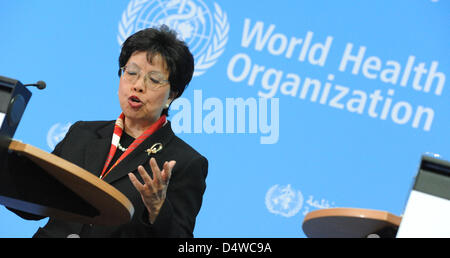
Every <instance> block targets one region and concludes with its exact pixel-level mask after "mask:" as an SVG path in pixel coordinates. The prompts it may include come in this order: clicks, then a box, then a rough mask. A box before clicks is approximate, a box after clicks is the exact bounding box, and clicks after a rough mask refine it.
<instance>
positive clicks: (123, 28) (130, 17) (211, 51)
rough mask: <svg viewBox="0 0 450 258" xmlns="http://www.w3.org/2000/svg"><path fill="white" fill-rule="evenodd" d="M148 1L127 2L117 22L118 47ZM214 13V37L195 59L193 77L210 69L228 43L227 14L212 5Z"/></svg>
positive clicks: (126, 36) (132, 27)
mask: <svg viewBox="0 0 450 258" xmlns="http://www.w3.org/2000/svg"><path fill="white" fill-rule="evenodd" d="M148 1H149V0H131V1H130V2H129V4H128V6H127V8H126V10H125V11H124V12H123V14H122V18H121V20H120V22H119V33H118V35H117V42H118V43H119V45H122V44H123V42H124V41H125V40H126V39H127V38H128V37H129V36H131V35H132V34H133V33H134V31H133V29H134V23H135V22H136V18H137V17H138V15H139V12H140V11H141V10H142V8H143V7H145V4H146V3H147V2H148ZM214 11H215V12H214V15H213V18H214V32H215V33H214V37H213V39H212V41H211V42H210V44H209V45H208V47H207V48H206V51H205V53H200V54H201V55H200V56H199V57H198V58H196V60H195V71H194V76H200V75H202V74H204V73H205V72H206V70H207V69H209V68H210V67H212V66H213V65H214V64H215V63H216V62H217V60H218V59H219V57H220V56H221V55H222V54H223V52H224V51H225V46H226V44H227V42H228V32H229V29H230V25H229V23H228V17H227V14H226V12H224V11H222V9H221V8H220V6H219V5H218V4H217V3H214Z"/></svg>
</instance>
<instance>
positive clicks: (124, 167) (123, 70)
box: [34, 26, 208, 237]
mask: <svg viewBox="0 0 450 258" xmlns="http://www.w3.org/2000/svg"><path fill="white" fill-rule="evenodd" d="M119 67H120V69H119V76H120V83H119V91H118V95H119V103H120V107H121V109H122V113H121V114H120V116H119V118H118V119H117V120H116V121H94V122H77V123H75V124H74V125H73V126H72V127H71V128H70V129H69V131H68V132H67V134H66V136H65V138H64V139H63V140H62V141H61V142H60V143H59V144H58V145H57V146H56V147H55V150H54V151H53V153H54V154H56V155H58V156H60V157H62V158H64V159H66V160H68V161H70V162H72V163H74V164H77V165H78V166H80V167H83V168H85V169H86V170H88V171H90V172H92V173H97V175H98V176H99V177H100V178H102V179H103V180H105V181H106V182H108V183H109V184H111V185H112V186H114V187H115V188H117V189H118V190H119V191H121V192H122V193H123V194H125V195H126V196H127V197H128V199H129V200H130V201H131V202H132V203H133V206H134V209H135V212H134V215H133V217H132V219H131V221H130V222H129V223H127V224H124V225H119V226H99V225H82V224H79V223H71V222H66V221H61V220H57V219H53V218H50V219H49V221H48V223H47V224H46V225H45V226H44V227H43V228H40V229H39V230H38V231H37V232H36V233H35V235H34V237H67V236H69V237H74V236H75V237H78V236H79V237H192V236H193V230H194V225H195V218H196V216H197V214H198V212H199V210H200V207H201V203H202V196H203V193H204V191H205V188H206V184H205V179H206V175H207V170H208V162H207V160H206V158H204V157H203V156H202V155H200V154H199V153H198V152H196V151H195V150H194V149H193V148H191V147H190V146H189V145H188V144H186V143H185V142H183V141H182V140H181V139H179V138H178V137H177V136H175V135H174V133H173V131H172V129H171V126H170V122H169V121H167V120H166V116H167V115H168V113H167V111H168V108H169V106H170V104H171V103H172V101H173V100H174V99H176V98H178V97H179V96H181V94H182V93H183V91H184V89H185V88H186V86H187V85H188V83H189V82H190V80H191V78H192V74H193V71H194V60H193V57H192V54H191V53H190V51H189V49H188V48H187V47H186V45H185V43H184V42H182V41H180V40H178V39H176V35H175V33H173V32H172V31H170V30H169V29H168V28H167V27H166V26H162V27H161V28H160V29H153V28H150V29H145V30H141V31H139V32H137V33H135V34H134V35H132V36H131V37H129V38H128V39H127V40H126V41H125V42H124V44H123V46H122V51H121V54H120V57H119ZM152 146H153V147H155V148H156V151H155V152H156V153H153V154H152V156H151V157H150V156H149V154H148V153H147V152H146V150H148V149H149V148H151V147H152Z"/></svg>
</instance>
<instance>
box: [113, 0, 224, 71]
mask: <svg viewBox="0 0 450 258" xmlns="http://www.w3.org/2000/svg"><path fill="white" fill-rule="evenodd" d="M162 24H165V25H167V26H169V27H170V28H171V29H173V30H175V31H177V33H178V36H179V38H180V39H182V40H184V41H185V42H186V43H187V44H188V46H189V49H190V50H191V52H192V54H193V55H194V60H195V71H194V76H199V75H202V74H203V73H205V71H206V70H207V69H208V68H210V67H212V66H213V65H214V64H215V63H216V62H217V60H218V58H219V57H220V55H222V53H223V51H224V50H225V45H226V43H227V41H228V31H229V27H230V26H229V24H228V18H227V14H226V13H225V12H223V11H222V9H221V8H220V6H219V5H218V4H217V3H214V12H211V10H210V9H209V8H208V6H207V5H206V4H205V3H204V2H203V1H201V0H131V1H130V2H129V4H128V6H127V9H126V10H125V11H124V12H123V14H122V19H121V20H120V22H119V33H118V35H117V41H118V43H119V44H120V45H122V44H123V42H124V41H125V40H126V39H127V38H128V37H129V36H131V35H132V34H133V33H135V32H137V31H139V30H142V29H145V28H149V27H159V26H160V25H162Z"/></svg>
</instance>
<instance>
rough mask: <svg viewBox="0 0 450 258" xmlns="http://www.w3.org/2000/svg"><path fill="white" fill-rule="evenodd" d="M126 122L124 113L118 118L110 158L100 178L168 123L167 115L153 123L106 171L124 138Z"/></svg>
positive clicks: (107, 159)
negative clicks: (121, 138) (122, 137)
mask: <svg viewBox="0 0 450 258" xmlns="http://www.w3.org/2000/svg"><path fill="white" fill-rule="evenodd" d="M124 121H125V115H124V114H123V113H121V114H120V116H119V118H117V120H116V123H115V125H114V134H113V137H112V141H111V148H110V149H109V154H108V157H107V158H106V162H105V166H104V167H103V171H102V174H101V175H100V178H101V179H103V178H105V176H106V175H108V173H109V172H110V171H111V170H112V169H113V168H114V167H115V166H116V165H117V164H119V162H121V161H122V160H123V159H124V158H125V157H126V156H128V154H130V153H131V152H132V151H133V150H134V149H136V148H137V147H138V146H139V144H141V143H142V142H143V141H144V140H145V139H147V138H148V137H149V136H150V135H152V134H153V133H154V132H156V131H157V130H158V129H160V128H161V127H162V126H163V125H164V123H165V122H166V115H162V116H161V117H160V118H159V119H158V121H156V122H155V123H153V124H152V125H151V126H150V127H149V128H148V129H147V130H145V131H144V132H143V133H142V134H141V135H140V136H139V137H138V138H136V139H135V140H134V141H133V142H132V143H131V145H130V146H129V147H128V148H127V150H126V151H125V152H124V153H123V154H122V155H121V156H120V157H119V158H118V159H117V161H116V162H115V163H114V164H113V165H112V166H111V168H110V169H109V170H108V171H106V169H107V168H108V166H109V164H110V163H111V161H112V158H113V157H114V154H115V153H116V150H117V145H118V143H119V141H120V137H121V136H122V132H123V124H124Z"/></svg>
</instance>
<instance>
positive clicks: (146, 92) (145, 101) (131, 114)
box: [119, 51, 173, 125]
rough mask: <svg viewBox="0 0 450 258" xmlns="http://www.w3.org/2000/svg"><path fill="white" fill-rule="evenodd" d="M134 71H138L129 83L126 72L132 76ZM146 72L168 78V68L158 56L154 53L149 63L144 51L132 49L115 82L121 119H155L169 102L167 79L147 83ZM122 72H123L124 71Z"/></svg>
mask: <svg viewBox="0 0 450 258" xmlns="http://www.w3.org/2000/svg"><path fill="white" fill-rule="evenodd" d="M130 72H131V73H130ZM136 72H137V73H138V74H139V76H138V77H137V78H138V79H137V81H135V82H134V83H133V82H131V81H130V80H129V79H128V80H127V79H126V76H130V75H132V76H136V75H135V74H136ZM150 72H152V73H155V74H156V75H158V74H159V77H160V79H164V80H168V78H169V72H168V71H167V69H166V64H165V61H164V60H163V59H162V57H161V56H160V55H154V56H153V58H152V63H149V62H148V61H147V53H146V52H144V51H140V52H134V53H133V54H132V55H131V57H130V59H128V62H127V64H126V69H125V70H122V76H121V77H120V83H119V102H120V107H121V108H122V111H123V113H124V114H125V123H127V120H128V121H130V122H134V123H139V124H141V125H143V124H144V125H145V124H148V125H151V124H153V123H154V122H156V120H158V119H159V117H160V115H161V112H162V110H163V109H164V108H165V106H166V104H170V102H172V100H173V98H171V97H170V84H169V82H166V83H163V84H161V85H160V87H157V88H154V87H151V86H150V85H149V83H151V82H150V81H151V80H150V79H151V78H150V76H149V73H150ZM126 73H127V75H125V74H126ZM153 77H154V76H152V78H153ZM157 77H158V76H157Z"/></svg>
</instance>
